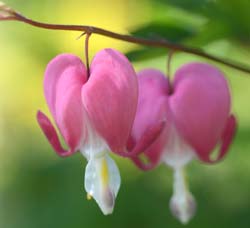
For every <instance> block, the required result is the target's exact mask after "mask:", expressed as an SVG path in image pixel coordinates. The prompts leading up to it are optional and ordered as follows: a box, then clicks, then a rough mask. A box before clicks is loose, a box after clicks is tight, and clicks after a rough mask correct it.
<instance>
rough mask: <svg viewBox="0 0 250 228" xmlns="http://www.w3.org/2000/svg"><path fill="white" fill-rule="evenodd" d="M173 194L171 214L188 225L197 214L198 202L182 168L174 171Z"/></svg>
mask: <svg viewBox="0 0 250 228" xmlns="http://www.w3.org/2000/svg"><path fill="white" fill-rule="evenodd" d="M173 192H174V193H173V195H172V198H171V200H170V209H171V212H172V214H173V215H174V216H175V217H176V218H177V219H179V220H180V222H182V223H183V224H187V223H188V221H189V220H190V219H191V218H192V217H193V216H194V214H195V211H196V201H195V199H194V197H193V195H192V194H191V193H190V192H189V189H188V186H187V184H186V182H185V176H184V171H183V169H182V168H177V169H174V186H173Z"/></svg>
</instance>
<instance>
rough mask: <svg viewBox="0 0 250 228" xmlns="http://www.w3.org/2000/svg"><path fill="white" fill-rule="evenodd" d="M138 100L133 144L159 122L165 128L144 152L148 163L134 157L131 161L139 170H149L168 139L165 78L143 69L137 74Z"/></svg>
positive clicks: (158, 158) (167, 87)
mask: <svg viewBox="0 0 250 228" xmlns="http://www.w3.org/2000/svg"><path fill="white" fill-rule="evenodd" d="M138 81H139V100H138V107H137V112H136V118H135V121H134V125H133V130H132V136H133V138H134V140H135V142H137V143H138V142H140V139H141V137H143V135H144V134H145V133H147V131H148V130H149V129H152V128H153V127H156V128H157V126H158V125H159V123H160V122H162V123H163V122H164V123H165V126H164V129H163V130H162V132H161V133H160V134H159V137H158V138H157V139H156V140H155V141H154V142H153V143H152V144H151V145H149V146H148V148H146V149H145V150H144V155H145V156H146V157H147V159H148V163H147V164H146V163H144V162H143V161H142V160H140V157H139V156H135V157H134V158H133V161H134V162H135V164H136V165H137V166H139V168H141V169H151V168H153V167H154V166H156V165H157V164H158V163H159V161H160V158H161V155H162V152H163V149H164V146H165V145H166V142H167V139H168V129H169V124H170V119H169V116H168V115H167V114H168V93H169V84H168V81H167V79H166V78H165V76H164V75H163V74H162V73H161V72H160V71H158V70H154V69H145V70H143V71H141V72H139V73H138Z"/></svg>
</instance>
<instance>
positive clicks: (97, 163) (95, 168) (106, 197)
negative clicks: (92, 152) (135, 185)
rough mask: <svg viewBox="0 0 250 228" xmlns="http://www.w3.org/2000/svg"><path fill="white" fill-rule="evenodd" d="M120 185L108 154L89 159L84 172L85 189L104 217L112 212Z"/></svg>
mask: <svg viewBox="0 0 250 228" xmlns="http://www.w3.org/2000/svg"><path fill="white" fill-rule="evenodd" d="M120 184H121V178H120V173H119V170H118V168H117V166H116V164H115V162H114V161H113V160H112V159H111V158H110V157H109V156H108V154H105V155H103V156H99V157H92V158H90V160H89V162H88V164H87V166H86V170H85V183H84V185H85V189H86V191H87V192H88V195H89V196H91V197H93V198H94V199H95V200H96V202H97V204H98V205H99V207H100V208H101V210H102V212H103V213H104V214H105V215H107V214H111V213H112V212H113V208H114V204H115V198H116V196H117V194H118V190H119V188H120Z"/></svg>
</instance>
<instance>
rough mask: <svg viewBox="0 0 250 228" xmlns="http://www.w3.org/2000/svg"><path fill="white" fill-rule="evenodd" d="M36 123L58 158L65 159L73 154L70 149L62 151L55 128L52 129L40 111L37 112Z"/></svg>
mask: <svg viewBox="0 0 250 228" xmlns="http://www.w3.org/2000/svg"><path fill="white" fill-rule="evenodd" d="M37 121H38V123H39V125H40V127H41V129H42V131H43V133H44V134H45V136H46V138H47V139H48V141H49V142H50V144H51V145H52V147H53V148H54V150H55V151H56V153H57V154H58V155H59V156H62V157H66V156H70V155H71V154H73V153H74V151H72V150H71V149H69V150H68V151H67V150H65V149H63V147H62V145H61V143H60V141H59V138H58V136H57V133H56V130H55V128H54V127H53V125H52V123H51V122H50V120H49V119H48V117H47V116H46V115H45V114H43V113H42V112H41V111H38V112H37Z"/></svg>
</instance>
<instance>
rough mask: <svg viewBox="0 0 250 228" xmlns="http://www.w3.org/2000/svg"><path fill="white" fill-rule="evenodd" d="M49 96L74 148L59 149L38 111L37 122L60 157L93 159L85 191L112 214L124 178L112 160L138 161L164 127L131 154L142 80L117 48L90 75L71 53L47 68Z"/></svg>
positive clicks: (51, 129) (155, 129)
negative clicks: (118, 157) (129, 158)
mask: <svg viewBox="0 0 250 228" xmlns="http://www.w3.org/2000/svg"><path fill="white" fill-rule="evenodd" d="M44 94H45V98H46V100H47V104H48V106H49V109H50V112H51V114H52V116H53V118H54V120H55V123H56V125H57V127H58V129H59V131H60V133H61V134H62V136H63V138H64V140H65V142H66V144H67V145H68V147H69V149H68V150H65V149H63V147H62V146H61V144H60V141H59V139H58V136H57V133H56V131H55V129H54V127H53V125H52V124H51V122H50V120H49V119H48V118H47V117H46V116H45V115H44V114H43V113H42V112H40V111H39V112H38V114H37V119H38V122H39V124H40V126H41V128H42V130H43V132H44V134H45V135H46V137H47V139H48V140H49V142H50V143H51V145H52V146H53V148H54V150H55V151H56V152H57V153H58V154H59V155H60V156H63V157H65V156H70V155H72V154H74V153H75V152H77V151H80V152H81V153H82V154H83V155H84V156H85V157H86V159H87V160H88V164H87V167H86V170H85V189H86V191H87V193H88V196H89V197H93V198H94V199H95V200H96V202H97V203H98V205H99V207H100V208H101V210H102V211H103V213H104V214H110V213H112V211H113V207H114V202H115V198H116V196H117V193H118V190H119V187H120V182H121V180H120V174H119V170H118V168H117V166H116V164H115V162H114V161H113V160H112V159H111V158H110V156H109V155H108V151H109V150H111V151H113V152H115V153H117V154H119V155H121V156H134V155H135V154H137V153H138V152H140V151H141V150H143V149H144V148H143V147H142V146H148V145H149V144H150V143H151V141H152V140H153V139H154V138H156V137H157V136H158V134H159V132H160V130H161V128H162V125H156V127H155V126H154V127H153V128H151V127H150V126H149V128H148V129H147V130H146V132H145V134H144V135H143V136H142V137H141V140H139V142H138V143H137V144H136V145H135V144H133V147H131V146H130V149H131V150H130V151H128V150H127V147H126V145H129V144H131V142H132V141H133V139H132V137H131V136H130V133H131V128H132V125H133V121H134V118H135V113H136V107H137V101H138V85H137V76H136V74H135V72H134V69H133V67H132V65H131V64H130V63H129V61H128V60H127V58H126V57H125V56H124V55H122V54H121V53H119V52H117V51H115V50H113V49H104V50H102V51H100V52H99V53H98V54H97V55H96V56H95V57H94V59H93V61H92V64H91V66H90V75H89V78H88V77H87V70H86V67H85V65H84V64H83V63H82V61H81V60H80V59H79V58H78V57H76V56H74V55H71V54H62V55H59V56H57V57H56V58H54V59H53V60H52V61H51V62H50V63H49V64H48V66H47V69H46V72H45V78H44Z"/></svg>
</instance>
